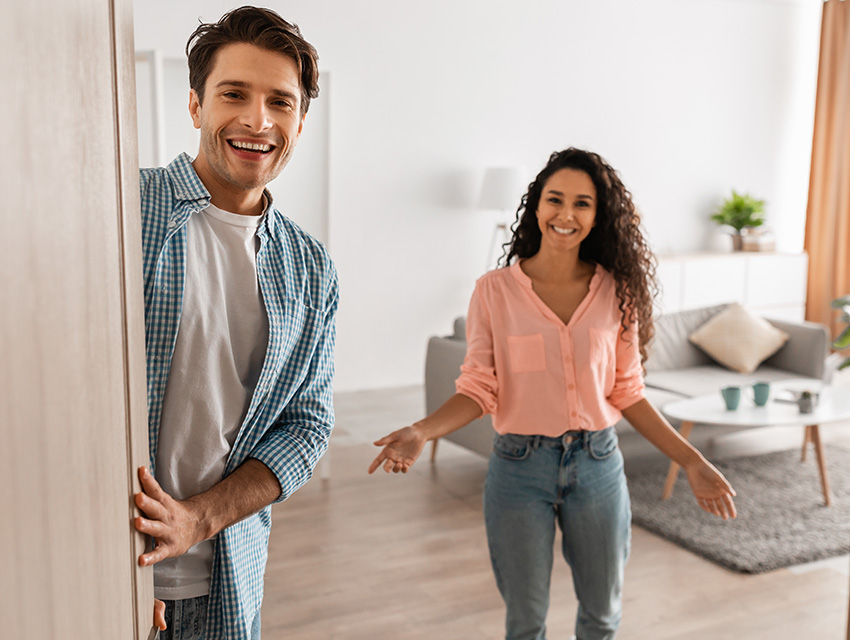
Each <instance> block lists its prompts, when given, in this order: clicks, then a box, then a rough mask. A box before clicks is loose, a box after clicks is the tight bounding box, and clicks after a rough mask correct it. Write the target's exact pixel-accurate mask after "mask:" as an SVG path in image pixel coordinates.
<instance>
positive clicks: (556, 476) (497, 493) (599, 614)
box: [484, 427, 631, 640]
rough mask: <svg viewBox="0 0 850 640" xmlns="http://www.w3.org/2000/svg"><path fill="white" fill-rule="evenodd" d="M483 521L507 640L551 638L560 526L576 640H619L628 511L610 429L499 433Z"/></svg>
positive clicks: (619, 458) (620, 459) (620, 462)
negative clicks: (547, 433) (548, 626)
mask: <svg viewBox="0 0 850 640" xmlns="http://www.w3.org/2000/svg"><path fill="white" fill-rule="evenodd" d="M484 518H485V522H486V524H487V542H488V544H489V546H490V559H491V562H492V564H493V572H494V573H495V575H496V583H497V584H498V587H499V591H501V593H502V598H503V599H504V601H505V605H506V607H507V616H506V624H505V626H506V639H507V640H545V638H546V613H547V611H548V609H549V583H550V578H551V575H552V556H553V551H552V550H553V547H554V542H555V522H557V523H558V525H559V526H560V528H561V532H562V537H563V544H562V552H563V554H564V558H565V559H566V561H567V563H569V565H570V567H571V569H572V574H573V586H574V588H575V592H576V597H577V598H578V602H579V606H578V615H577V619H576V635H577V637H578V639H579V640H611V639H612V638H614V635H615V633H616V631H617V627H618V626H619V623H620V617H621V613H622V584H623V572H624V569H625V565H626V560H627V559H628V555H629V547H630V535H631V508H630V505H629V493H628V488H627V486H626V476H625V474H624V473H623V456H622V454H621V453H620V450H619V448H618V447H617V433H616V431H614V428H613V427H609V428H607V429H604V430H602V431H595V432H569V433H567V434H565V435H564V436H562V437H560V438H548V437H545V436H518V435H498V434H497V435H496V438H495V440H494V444H493V453H492V454H491V455H490V466H489V468H488V471H487V481H486V484H485V487H484Z"/></svg>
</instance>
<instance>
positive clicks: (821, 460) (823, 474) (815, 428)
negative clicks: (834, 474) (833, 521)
mask: <svg viewBox="0 0 850 640" xmlns="http://www.w3.org/2000/svg"><path fill="white" fill-rule="evenodd" d="M806 428H807V429H811V430H812V443H814V445H815V455H816V456H817V459H818V471H819V472H820V484H821V488H822V489H823V501H824V504H825V505H826V506H827V507H829V506H832V498H831V497H830V491H829V473H827V470H826V455H825V454H824V452H823V442H821V439H820V425H817V424H813V425H811V426H810V427H806Z"/></svg>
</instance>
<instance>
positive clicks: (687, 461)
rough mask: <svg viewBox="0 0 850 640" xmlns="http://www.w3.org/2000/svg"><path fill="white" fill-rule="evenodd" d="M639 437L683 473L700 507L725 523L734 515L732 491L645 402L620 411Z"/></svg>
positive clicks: (700, 455) (729, 485) (696, 452)
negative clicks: (676, 464)
mask: <svg viewBox="0 0 850 640" xmlns="http://www.w3.org/2000/svg"><path fill="white" fill-rule="evenodd" d="M622 413H623V417H625V418H626V420H628V421H629V423H630V424H631V425H632V426H633V427H634V428H635V431H637V432H638V433H639V434H641V435H642V436H643V437H644V438H646V439H647V440H649V441H650V442H651V443H652V444H653V445H655V447H656V448H657V449H658V450H659V451H661V453H663V454H664V455H665V456H667V457H668V458H670V459H671V460H673V461H674V462H677V463H678V464H679V465H680V466H681V467H682V468H683V469H684V470H685V474H686V475H687V477H688V482H689V483H690V485H691V490H692V491H693V492H694V496H696V499H697V503H699V506H700V507H701V508H702V509H703V510H704V511H707V512H708V513H713V514H714V515H716V516H720V517H721V518H723V519H724V520H725V519H727V518H734V517H735V516H736V515H737V511H736V510H735V502H734V500H732V498H733V497H734V496H735V490H734V489H733V488H732V485H731V484H729V481H728V480H727V479H726V478H725V477H724V476H723V474H722V473H720V472H719V471H718V470H717V469H716V468H715V467H714V465H712V464H711V463H710V462H709V461H708V460H706V459H705V458H704V457H703V455H702V454H701V453H700V452H699V451H697V450H696V449H695V448H694V446H693V445H692V444H691V443H690V442H688V441H687V440H685V439H684V438H683V437H682V436H681V435H679V432H678V431H676V430H675V429H674V428H673V427H672V426H670V423H669V422H667V420H665V419H664V417H663V416H662V415H661V414H660V413H658V410H657V409H656V408H655V407H653V406H652V404H651V403H650V402H649V401H648V400H647V399H646V398H644V399H642V400H639V401H638V402H636V403H635V404H633V405H632V406H630V407H628V408H626V409H623V410H622Z"/></svg>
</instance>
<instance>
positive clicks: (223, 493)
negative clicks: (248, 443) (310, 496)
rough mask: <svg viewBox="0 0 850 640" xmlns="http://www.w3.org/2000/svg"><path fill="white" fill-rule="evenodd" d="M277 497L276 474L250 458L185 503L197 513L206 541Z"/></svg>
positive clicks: (278, 494) (278, 484)
mask: <svg viewBox="0 0 850 640" xmlns="http://www.w3.org/2000/svg"><path fill="white" fill-rule="evenodd" d="M278 496H280V483H279V482H278V480H277V477H276V476H275V475H274V474H273V473H272V472H271V470H270V469H269V468H268V467H267V466H266V465H265V464H263V463H262V462H260V461H259V460H255V459H254V458H248V459H247V460H245V462H243V463H242V464H241V465H240V466H239V467H238V468H237V469H236V470H235V471H234V472H233V473H231V474H230V475H229V476H227V477H226V478H224V479H223V480H222V481H221V482H219V483H218V484H216V485H215V486H213V487H212V488H211V489H209V490H207V491H204V492H203V493H199V494H198V495H195V496H192V497H191V498H187V499H186V500H185V501H184V503H185V504H186V505H187V506H189V507H190V508H191V509H192V510H193V512H194V513H195V514H196V515H197V517H198V521H199V526H200V528H201V532H202V534H203V536H204V537H203V539H204V540H206V539H208V538H212V537H213V536H214V535H216V534H217V533H219V532H220V531H222V530H223V529H226V528H227V527H229V526H230V525H232V524H234V523H236V522H239V521H240V520H244V519H245V518H247V517H248V516H250V515H252V514H254V513H256V512H257V511H259V510H260V509H262V508H263V507H266V506H268V505H270V504H271V503H272V502H274V501H275V500H276V499H277V498H278Z"/></svg>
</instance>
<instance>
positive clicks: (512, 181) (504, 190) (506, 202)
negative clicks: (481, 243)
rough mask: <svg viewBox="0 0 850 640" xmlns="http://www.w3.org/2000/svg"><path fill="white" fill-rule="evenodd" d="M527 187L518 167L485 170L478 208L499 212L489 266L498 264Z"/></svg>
mask: <svg viewBox="0 0 850 640" xmlns="http://www.w3.org/2000/svg"><path fill="white" fill-rule="evenodd" d="M524 188H525V184H524V179H523V171H522V169H520V168H519V167H488V168H487V169H486V171H485V172H484V182H483V183H482V185H481V197H480V198H479V200H478V208H479V209H490V210H494V211H498V212H499V219H498V220H497V222H496V225H495V227H494V228H493V234H492V236H491V238H490V249H489V251H488V252H487V269H493V268H494V267H495V266H496V261H497V260H498V258H499V256H500V255H501V250H502V246H503V245H504V244H505V243H506V242H508V241H509V240H510V229H509V225H510V223H511V222H510V220H511V218H512V215H511V214H512V212H514V211H516V209H517V207H518V206H519V202H520V198H522V194H523V191H524Z"/></svg>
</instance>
